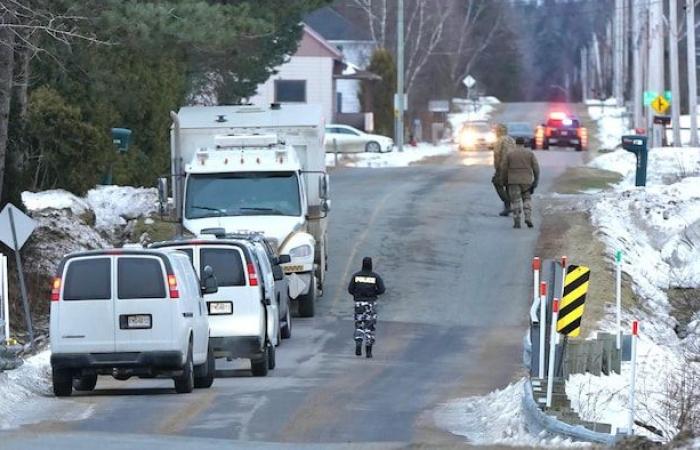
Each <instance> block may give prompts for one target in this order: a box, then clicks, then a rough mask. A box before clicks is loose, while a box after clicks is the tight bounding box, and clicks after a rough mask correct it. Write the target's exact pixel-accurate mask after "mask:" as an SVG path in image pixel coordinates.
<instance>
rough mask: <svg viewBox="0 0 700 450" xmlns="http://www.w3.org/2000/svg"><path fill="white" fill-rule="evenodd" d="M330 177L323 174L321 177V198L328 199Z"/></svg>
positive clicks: (319, 183) (319, 193) (319, 191)
mask: <svg viewBox="0 0 700 450" xmlns="http://www.w3.org/2000/svg"><path fill="white" fill-rule="evenodd" d="M329 184H330V183H329V177H328V174H323V175H321V177H320V178H319V179H318V195H319V197H321V198H323V199H325V198H328V191H329V188H328V187H329Z"/></svg>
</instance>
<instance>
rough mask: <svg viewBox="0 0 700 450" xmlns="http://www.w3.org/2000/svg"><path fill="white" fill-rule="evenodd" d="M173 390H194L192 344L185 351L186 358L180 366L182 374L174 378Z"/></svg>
mask: <svg viewBox="0 0 700 450" xmlns="http://www.w3.org/2000/svg"><path fill="white" fill-rule="evenodd" d="M174 381H175V392H177V393H178V394H189V393H190V392H192V391H193V390H194V365H193V364H192V345H190V349H189V350H188V352H187V360H186V361H185V366H184V367H183V368H182V374H181V375H180V376H177V377H175V378H174Z"/></svg>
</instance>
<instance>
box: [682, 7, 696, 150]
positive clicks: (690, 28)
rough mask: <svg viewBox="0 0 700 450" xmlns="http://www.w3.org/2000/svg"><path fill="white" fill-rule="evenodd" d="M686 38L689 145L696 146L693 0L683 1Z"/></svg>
mask: <svg viewBox="0 0 700 450" xmlns="http://www.w3.org/2000/svg"><path fill="white" fill-rule="evenodd" d="M685 15H686V32H687V33H688V34H687V40H688V105H689V106H688V113H689V114H690V146H691V147H697V146H698V116H697V114H698V112H697V106H698V105H697V101H698V85H697V83H698V80H697V66H696V62H695V61H696V55H695V0H686V1H685Z"/></svg>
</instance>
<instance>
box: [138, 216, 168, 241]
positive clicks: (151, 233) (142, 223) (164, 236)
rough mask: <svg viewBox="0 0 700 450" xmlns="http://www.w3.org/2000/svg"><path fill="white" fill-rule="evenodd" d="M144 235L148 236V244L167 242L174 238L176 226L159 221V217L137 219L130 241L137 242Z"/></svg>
mask: <svg viewBox="0 0 700 450" xmlns="http://www.w3.org/2000/svg"><path fill="white" fill-rule="evenodd" d="M144 233H147V234H148V240H149V241H150V242H158V241H167V240H170V239H172V238H174V237H175V233H176V224H175V223H174V222H169V221H166V220H161V218H160V217H159V216H154V217H150V218H148V219H143V218H141V219H138V220H137V221H136V225H134V231H133V232H132V233H131V237H130V240H131V241H132V242H139V240H140V239H141V236H143V234H144Z"/></svg>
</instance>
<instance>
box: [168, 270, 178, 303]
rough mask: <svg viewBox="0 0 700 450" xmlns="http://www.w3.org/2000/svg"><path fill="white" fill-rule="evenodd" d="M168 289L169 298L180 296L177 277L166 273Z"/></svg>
mask: <svg viewBox="0 0 700 450" xmlns="http://www.w3.org/2000/svg"><path fill="white" fill-rule="evenodd" d="M168 289H169V290H170V298H180V291H179V290H178V289H177V278H175V275H168Z"/></svg>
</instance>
